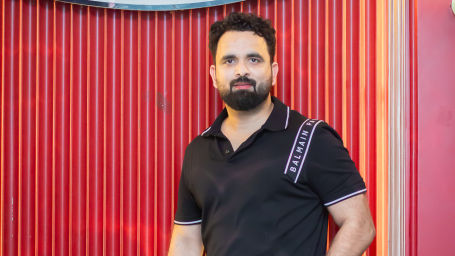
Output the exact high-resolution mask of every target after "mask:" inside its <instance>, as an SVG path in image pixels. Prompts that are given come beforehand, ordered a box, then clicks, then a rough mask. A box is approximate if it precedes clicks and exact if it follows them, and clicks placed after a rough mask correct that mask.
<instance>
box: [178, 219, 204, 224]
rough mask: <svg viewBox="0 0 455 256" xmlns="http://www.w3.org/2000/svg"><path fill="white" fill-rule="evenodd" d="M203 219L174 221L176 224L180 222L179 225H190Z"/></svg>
mask: <svg viewBox="0 0 455 256" xmlns="http://www.w3.org/2000/svg"><path fill="white" fill-rule="evenodd" d="M201 222H202V220H195V221H176V220H174V223H175V224H179V225H189V224H196V223H201Z"/></svg>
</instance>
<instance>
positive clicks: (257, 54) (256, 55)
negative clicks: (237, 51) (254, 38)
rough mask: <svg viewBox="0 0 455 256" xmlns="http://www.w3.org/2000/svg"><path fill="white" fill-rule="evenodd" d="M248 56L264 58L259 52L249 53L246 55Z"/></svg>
mask: <svg viewBox="0 0 455 256" xmlns="http://www.w3.org/2000/svg"><path fill="white" fill-rule="evenodd" d="M246 57H248V58H258V59H261V60H264V58H263V57H262V55H260V54H259V53H248V54H247V55H246Z"/></svg>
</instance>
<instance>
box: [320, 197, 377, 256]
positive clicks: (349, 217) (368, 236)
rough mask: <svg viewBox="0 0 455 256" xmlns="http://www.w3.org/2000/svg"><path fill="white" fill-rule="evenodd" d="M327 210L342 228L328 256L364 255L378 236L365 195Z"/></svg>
mask: <svg viewBox="0 0 455 256" xmlns="http://www.w3.org/2000/svg"><path fill="white" fill-rule="evenodd" d="M327 209H328V210H329V212H330V214H331V215H332V217H333V220H334V221H335V223H336V224H337V225H338V226H339V227H340V230H339V231H338V233H337V234H336V235H335V238H334V239H333V242H332V243H331V246H330V249H329V251H328V253H327V256H359V255H362V253H363V252H364V251H365V250H366V249H367V248H368V246H369V245H370V243H371V242H372V241H373V239H374V237H375V235H376V230H375V228H374V224H373V220H372V218H371V214H370V209H369V207H368V201H367V198H366V196H365V194H361V195H357V196H354V197H351V198H349V199H346V200H344V201H341V202H339V203H336V204H334V205H331V206H329V207H328V208H327Z"/></svg>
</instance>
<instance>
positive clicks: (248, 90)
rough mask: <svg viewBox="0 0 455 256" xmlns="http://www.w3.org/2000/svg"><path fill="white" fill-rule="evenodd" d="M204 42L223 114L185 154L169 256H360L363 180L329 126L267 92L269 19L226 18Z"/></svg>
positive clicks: (366, 225)
mask: <svg viewBox="0 0 455 256" xmlns="http://www.w3.org/2000/svg"><path fill="white" fill-rule="evenodd" d="M209 41H210V42H209V47H210V51H211V54H212V57H213V60H214V63H215V64H214V65H212V66H210V75H211V77H212V79H213V85H214V87H215V88H216V89H217V90H218V92H219V94H220V96H221V98H222V99H223V101H224V102H225V104H226V108H225V109H224V110H223V111H222V112H221V114H220V115H219V116H218V117H217V118H216V120H215V121H214V123H213V124H212V125H211V126H210V127H208V128H207V129H206V130H205V131H204V132H203V133H201V134H200V135H199V136H197V137H196V138H195V139H194V140H193V141H192V142H191V143H190V144H189V145H188V147H187V149H186V152H185V157H184V160H183V167H182V174H181V178H180V186H179V193H178V207H177V212H176V215H175V220H174V229H173V234H172V239H171V245H170V251H169V255H171V256H175V255H178V256H190V255H197V256H200V255H201V254H202V252H203V250H204V249H205V250H206V252H207V255H209V256H212V255H213V256H243V255H247V256H253V255H276V256H278V255H306V256H312V255H316V256H319V255H326V253H327V255H331V256H335V255H337V256H338V255H339V256H342V255H346V256H347V255H361V254H362V253H363V252H364V251H365V250H366V248H367V247H368V245H369V244H370V243H371V241H372V240H373V238H374V236H375V228H374V225H373V221H372V219H371V215H370V210H369V208H368V202H367V199H366V196H365V192H366V187H365V184H364V181H363V179H362V178H361V176H360V175H359V173H358V171H357V169H356V167H355V165H354V163H353V162H352V160H351V158H350V157H349V154H348V151H347V150H346V148H344V146H343V143H342V141H341V138H340V136H339V135H338V134H337V133H336V132H335V131H334V130H333V129H332V128H331V127H330V126H329V125H327V124H326V123H325V122H323V121H320V120H314V119H309V118H307V117H305V116H303V115H301V114H299V113H298V112H296V111H294V110H290V108H289V107H288V106H286V105H285V104H283V103H282V102H281V101H280V100H278V99H277V98H275V97H272V96H271V95H270V89H271V88H272V86H273V85H274V84H275V82H276V79H277V74H278V64H277V63H276V62H273V56H274V55H275V45H276V38H275V30H274V29H273V27H272V26H271V25H270V22H269V21H266V20H264V19H262V18H260V17H257V16H254V15H252V14H242V13H232V14H230V15H229V16H227V17H226V18H225V19H224V20H222V21H218V22H215V23H214V24H213V25H212V26H211V28H210V35H209ZM328 214H331V215H332V217H333V219H334V221H335V223H336V224H337V225H338V226H339V227H340V229H339V231H338V233H337V234H336V236H335V238H334V240H333V241H332V243H331V246H330V248H329V250H328V251H327V248H326V247H327V226H328V224H327V223H328Z"/></svg>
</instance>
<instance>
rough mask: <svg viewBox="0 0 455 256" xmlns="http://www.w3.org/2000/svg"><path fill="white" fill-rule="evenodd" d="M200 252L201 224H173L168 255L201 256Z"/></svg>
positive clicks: (201, 249) (201, 248)
mask: <svg viewBox="0 0 455 256" xmlns="http://www.w3.org/2000/svg"><path fill="white" fill-rule="evenodd" d="M202 252H203V245H202V237H201V224H195V225H176V224H174V228H173V231H172V239H171V245H170V246H169V254H168V256H201V255H202Z"/></svg>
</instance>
